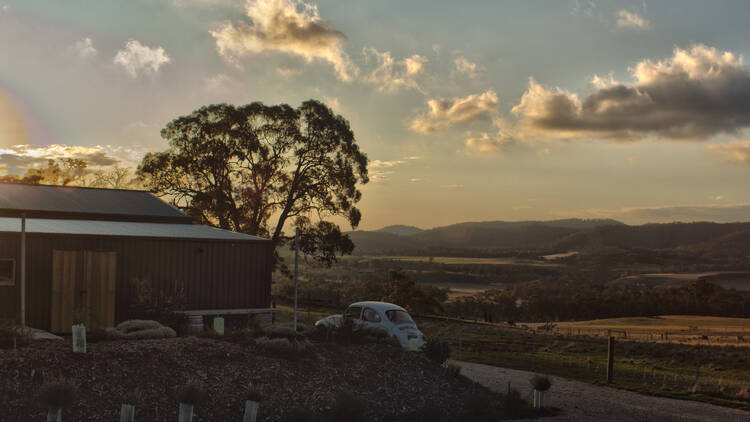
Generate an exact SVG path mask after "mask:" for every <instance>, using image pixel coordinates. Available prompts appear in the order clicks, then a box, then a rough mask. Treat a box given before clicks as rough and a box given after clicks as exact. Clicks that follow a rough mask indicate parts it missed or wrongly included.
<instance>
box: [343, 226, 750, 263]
mask: <svg viewBox="0 0 750 422" xmlns="http://www.w3.org/2000/svg"><path fill="white" fill-rule="evenodd" d="M348 234H349V236H350V238H351V239H352V241H353V242H354V244H355V246H356V248H355V254H357V255H467V254H475V255H476V254H477V253H479V254H482V253H495V254H497V253H502V252H503V251H506V252H507V251H511V250H519V249H533V250H548V251H569V250H579V251H585V250H596V249H600V248H620V249H660V250H667V249H670V250H671V249H674V250H676V251H677V252H680V253H686V254H699V255H706V256H747V255H749V254H750V223H710V222H697V223H669V224H644V225H640V226H629V225H626V224H624V223H621V222H619V221H616V220H609V219H606V220H582V219H566V220H554V221H485V222H467V223H459V224H453V225H449V226H443V227H435V228H432V229H429V230H422V229H419V228H417V227H413V226H399V225H396V226H388V227H384V228H382V229H380V230H376V231H354V232H349V233H348Z"/></svg>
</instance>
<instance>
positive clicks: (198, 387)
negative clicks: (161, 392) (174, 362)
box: [177, 380, 206, 405]
mask: <svg viewBox="0 0 750 422" xmlns="http://www.w3.org/2000/svg"><path fill="white" fill-rule="evenodd" d="M205 398H206V389H205V387H204V386H203V384H202V383H200V382H199V381H195V380H191V381H188V382H186V383H185V384H183V385H181V386H180V387H179V388H178V389H177V399H178V400H179V401H180V403H185V404H190V405H196V404H198V403H200V402H202V401H203V400H204V399H205Z"/></svg>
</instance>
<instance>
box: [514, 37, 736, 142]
mask: <svg viewBox="0 0 750 422" xmlns="http://www.w3.org/2000/svg"><path fill="white" fill-rule="evenodd" d="M630 72H631V74H632V75H633V78H634V80H635V82H634V83H632V84H624V83H619V82H617V81H614V80H613V79H611V78H610V80H607V79H603V78H598V79H597V78H595V82H596V84H595V85H598V86H594V87H595V88H596V89H594V90H593V92H590V93H588V94H586V95H585V96H583V97H582V98H580V97H579V96H578V95H577V94H575V93H572V92H570V91H566V90H564V89H561V88H555V89H548V88H545V87H543V86H542V85H540V84H538V83H537V82H536V81H534V79H530V81H529V88H528V90H527V91H526V92H525V93H524V94H523V96H522V98H521V101H520V103H519V104H518V105H516V106H515V107H513V109H512V111H513V113H514V114H515V115H517V116H518V117H519V119H520V123H521V130H520V131H519V133H520V134H521V135H522V136H523V137H550V138H573V137H600V138H613V139H621V140H630V141H632V140H638V139H642V138H644V137H647V136H655V137H658V138H666V139H692V140H700V139H706V138H709V137H711V136H713V135H716V134H719V133H734V132H736V131H738V130H739V129H742V128H744V127H747V126H750V71H748V68H747V67H745V65H744V64H743V63H742V59H741V57H739V56H737V55H735V54H733V53H731V52H726V51H725V52H720V51H718V50H716V49H715V48H711V47H707V46H705V45H694V46H692V47H691V48H690V49H689V50H683V49H680V48H675V50H674V52H673V56H672V57H670V58H668V59H666V60H663V61H658V62H652V61H651V60H643V61H641V62H639V63H637V64H636V65H635V66H634V67H632V68H630Z"/></svg>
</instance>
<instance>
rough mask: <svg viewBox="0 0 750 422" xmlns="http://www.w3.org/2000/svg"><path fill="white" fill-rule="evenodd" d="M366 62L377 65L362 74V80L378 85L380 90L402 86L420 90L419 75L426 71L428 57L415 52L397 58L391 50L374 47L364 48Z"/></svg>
mask: <svg viewBox="0 0 750 422" xmlns="http://www.w3.org/2000/svg"><path fill="white" fill-rule="evenodd" d="M362 52H363V54H364V56H365V62H366V63H372V62H374V63H375V65H376V67H375V68H374V69H373V70H372V71H370V72H368V73H366V74H364V75H362V81H364V82H367V83H371V84H375V85H378V89H379V90H380V91H388V92H393V91H396V90H398V89H400V88H413V89H416V90H420V87H419V84H418V83H417V80H416V78H417V76H419V75H420V74H421V73H423V72H424V69H425V66H426V64H427V61H428V60H427V58H426V57H424V56H420V55H419V54H414V55H412V56H411V57H407V58H405V59H403V60H395V59H394V58H393V56H392V55H391V52H390V51H384V52H382V53H381V52H380V51H378V50H376V49H375V48H372V47H366V48H364V49H363V51H362Z"/></svg>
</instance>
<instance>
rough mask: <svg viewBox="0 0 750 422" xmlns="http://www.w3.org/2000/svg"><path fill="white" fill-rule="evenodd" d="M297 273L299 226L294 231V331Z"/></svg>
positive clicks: (295, 325) (295, 324) (295, 323)
mask: <svg viewBox="0 0 750 422" xmlns="http://www.w3.org/2000/svg"><path fill="white" fill-rule="evenodd" d="M298 275H299V227H297V228H296V229H295V232H294V331H295V332H296V331H297V283H298Z"/></svg>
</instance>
